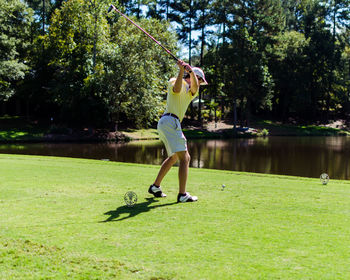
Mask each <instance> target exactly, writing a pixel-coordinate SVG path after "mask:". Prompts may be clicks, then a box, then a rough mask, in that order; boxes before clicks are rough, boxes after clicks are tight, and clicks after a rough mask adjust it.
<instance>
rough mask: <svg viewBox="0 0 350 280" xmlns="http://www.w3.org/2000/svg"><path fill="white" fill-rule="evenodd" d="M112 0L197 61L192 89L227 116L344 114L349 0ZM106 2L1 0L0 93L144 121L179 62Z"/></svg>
mask: <svg viewBox="0 0 350 280" xmlns="http://www.w3.org/2000/svg"><path fill="white" fill-rule="evenodd" d="M118 3H119V5H117V3H115V4H116V6H117V7H118V8H119V9H120V10H121V11H122V12H124V13H126V14H127V15H128V16H130V17H131V18H132V19H133V20H135V21H136V22H137V23H139V24H140V25H141V26H142V27H144V28H145V30H147V31H148V32H149V33H150V34H152V35H153V36H154V37H155V38H156V39H157V40H159V41H160V42H161V43H162V44H164V45H165V46H166V47H167V48H169V49H170V50H171V51H172V52H176V51H177V50H179V51H180V52H179V54H178V55H181V53H186V55H185V56H184V57H183V58H182V59H184V60H187V61H190V62H191V63H192V65H194V66H200V67H202V68H203V69H204V71H205V73H206V74H207V76H208V81H209V86H207V87H206V88H203V89H201V94H200V98H204V100H205V102H206V103H207V108H211V109H213V108H214V107H215V109H217V110H219V111H221V114H222V115H223V116H226V117H227V118H230V117H232V115H231V114H232V113H233V110H234V108H236V107H237V108H238V112H239V117H240V118H241V119H242V120H249V119H250V118H251V117H252V116H258V117H259V116H260V117H268V118H274V119H277V120H281V121H288V119H290V118H293V119H300V120H304V121H316V120H320V119H327V118H330V117H332V116H335V117H348V116H349V114H348V109H349V108H350V106H349V104H350V100H349V98H350V29H349V27H350V26H349V24H350V2H349V0H332V1H331V0H322V1H316V0H302V1H300V0H268V1H262V0H249V1H243V0H225V1H219V0H206V1H197V0H186V1H178V0H167V1H153V0H147V1H146V0H143V1H141V0H139V1H128V0H123V1H119V2H118ZM109 4H110V3H109V2H108V1H106V0H67V1H58V0H56V1H55V0H30V1H29V0H28V1H21V0H7V1H5V0H0V15H1V17H0V29H1V36H0V100H2V101H0V102H2V103H3V104H6V102H11V100H19V102H22V103H23V102H25V103H26V104H27V107H26V108H27V109H26V110H24V109H23V110H22V113H25V114H27V115H33V116H36V115H37V116H41V117H51V116H54V117H55V118H56V119H59V120H61V121H64V122H68V123H77V124H94V125H98V126H100V125H101V126H104V125H108V124H113V125H120V124H124V125H129V126H135V127H146V126H150V125H152V124H153V123H154V122H155V121H156V120H157V117H158V116H159V115H160V114H161V113H162V108H164V100H165V94H166V84H167V80H168V79H169V78H170V77H171V76H172V75H174V74H176V71H177V67H176V66H175V63H174V62H173V61H172V60H171V58H170V57H169V56H168V55H167V54H166V53H165V52H164V51H163V50H162V49H161V48H159V46H157V45H156V44H155V43H154V42H153V41H151V40H149V38H147V37H146V36H145V35H144V34H143V33H142V32H141V31H140V30H138V29H137V28H135V26H133V25H132V24H130V23H129V22H128V21H126V20H125V19H124V18H123V17H120V16H119V15H118V14H116V13H110V14H107V9H108V6H109ZM184 50H185V52H184ZM5 100H8V101H5ZM4 102H5V103H4ZM28 104H29V105H28ZM199 104H201V102H199ZM24 111H25V112H24ZM204 114H205V112H204V111H201V106H200V107H199V110H198V112H197V111H196V112H195V111H192V113H191V114H190V115H191V116H192V117H193V118H195V119H197V120H198V121H199V122H201V121H202V120H203V117H204V116H205V115H204ZM207 117H208V116H207ZM209 117H210V116H209Z"/></svg>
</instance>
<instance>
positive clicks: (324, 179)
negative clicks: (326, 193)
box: [320, 173, 329, 185]
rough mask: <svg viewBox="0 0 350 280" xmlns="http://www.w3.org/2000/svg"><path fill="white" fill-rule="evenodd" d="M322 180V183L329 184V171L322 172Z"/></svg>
mask: <svg viewBox="0 0 350 280" xmlns="http://www.w3.org/2000/svg"><path fill="white" fill-rule="evenodd" d="M320 181H321V183H322V185H327V184H328V182H329V176H328V174H327V173H322V174H321V176H320Z"/></svg>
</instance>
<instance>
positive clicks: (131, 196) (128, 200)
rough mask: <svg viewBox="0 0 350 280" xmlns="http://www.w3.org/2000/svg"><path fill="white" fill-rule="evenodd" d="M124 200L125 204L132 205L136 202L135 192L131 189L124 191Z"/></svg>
mask: <svg viewBox="0 0 350 280" xmlns="http://www.w3.org/2000/svg"><path fill="white" fill-rule="evenodd" d="M124 201H125V204H126V206H128V207H133V206H134V205H135V204H136V202H137V194H136V193H134V192H132V191H129V192H127V193H125V195H124Z"/></svg>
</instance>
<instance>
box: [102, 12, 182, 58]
mask: <svg viewBox="0 0 350 280" xmlns="http://www.w3.org/2000/svg"><path fill="white" fill-rule="evenodd" d="M112 9H114V10H115V11H116V12H118V13H119V14H120V15H121V16H122V17H124V18H125V19H127V20H128V21H129V22H131V23H132V24H133V25H135V26H136V27H137V28H138V29H140V30H141V31H142V32H143V33H145V34H146V35H147V36H148V37H149V38H151V39H152V40H153V41H154V42H155V43H157V45H158V46H160V47H161V48H162V49H163V50H165V51H166V52H167V53H168V54H169V55H170V56H171V57H172V58H173V59H174V60H176V61H179V59H178V58H177V57H176V56H175V55H173V54H172V53H171V52H170V51H169V50H168V49H167V48H165V47H164V46H163V45H162V44H161V43H159V42H158V41H157V40H156V39H155V38H154V37H153V36H152V35H151V34H149V33H148V32H147V31H146V30H144V29H143V28H142V27H141V26H139V25H138V24H137V23H135V22H134V21H133V20H131V19H130V18H128V17H127V16H126V15H124V14H123V13H122V12H121V11H119V10H118V9H117V8H116V7H114V5H111V6H110V7H109V9H108V12H110V11H111V10H112Z"/></svg>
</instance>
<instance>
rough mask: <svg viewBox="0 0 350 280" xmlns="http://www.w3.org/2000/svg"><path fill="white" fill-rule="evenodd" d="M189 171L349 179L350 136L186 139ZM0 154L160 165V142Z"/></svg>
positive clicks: (41, 147)
mask: <svg viewBox="0 0 350 280" xmlns="http://www.w3.org/2000/svg"><path fill="white" fill-rule="evenodd" d="M188 147H189V151H190V154H191V163H190V165H191V166H192V167H197V168H213V169H225V170H237V171H247V172H258V173H271V174H284V175H295V176H305V177H318V176H319V175H320V174H321V173H323V172H326V173H328V174H329V175H330V177H331V178H337V179H350V166H349V157H350V137H267V138H256V139H231V140H191V141H188ZM0 153H19V154H32V155H48V156H66V157H79V158H91V159H109V160H112V161H123V162H135V163H147V164H161V162H162V161H163V160H164V159H165V157H166V152H165V149H164V147H163V145H162V144H161V142H159V141H146V142H145V141H142V142H131V143H127V144H116V143H110V144H52V143H38V144H18V145H17V144H16V145H15V144H11V145H0Z"/></svg>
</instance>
